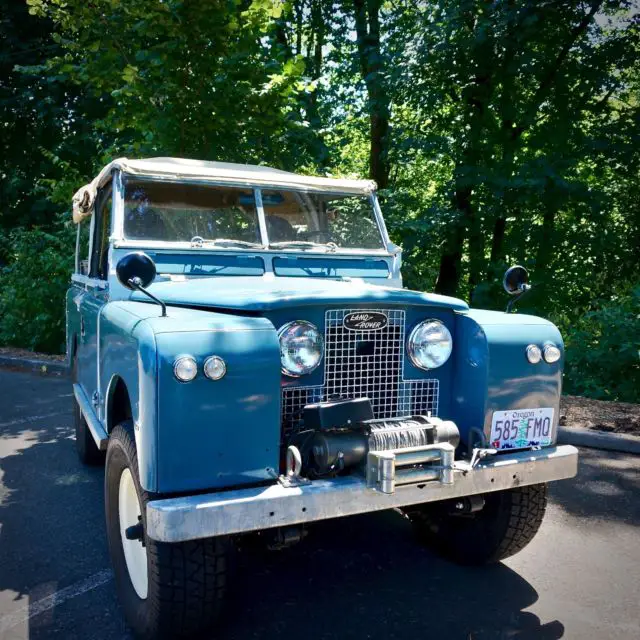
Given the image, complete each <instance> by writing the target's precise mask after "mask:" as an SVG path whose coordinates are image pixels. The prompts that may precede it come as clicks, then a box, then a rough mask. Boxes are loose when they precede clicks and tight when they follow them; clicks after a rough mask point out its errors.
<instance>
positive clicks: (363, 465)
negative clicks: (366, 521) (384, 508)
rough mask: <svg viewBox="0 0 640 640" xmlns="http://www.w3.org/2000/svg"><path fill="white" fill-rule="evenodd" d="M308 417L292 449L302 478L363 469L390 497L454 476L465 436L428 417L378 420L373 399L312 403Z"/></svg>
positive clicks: (307, 409) (370, 481) (452, 426)
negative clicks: (408, 486)
mask: <svg viewBox="0 0 640 640" xmlns="http://www.w3.org/2000/svg"><path fill="white" fill-rule="evenodd" d="M303 419H304V428H303V430H301V431H299V432H298V433H297V434H295V435H294V436H293V438H292V439H291V447H290V449H292V448H295V449H296V451H295V452H294V453H293V454H292V457H293V458H296V459H298V453H297V452H298V451H299V453H300V455H299V459H300V462H301V464H300V467H301V468H300V469H299V473H300V475H302V476H303V477H307V478H320V477H323V476H329V475H335V474H338V473H341V472H344V471H346V470H349V469H354V470H355V469H357V468H360V469H361V470H362V471H363V472H364V474H365V475H366V477H367V481H368V484H369V485H370V486H371V487H372V488H376V489H378V490H380V491H383V492H385V493H393V490H394V486H395V485H396V484H405V483H407V482H422V481H428V480H437V479H440V481H441V482H449V480H452V478H453V475H452V472H451V467H452V464H453V453H454V451H455V448H456V447H457V446H458V444H459V442H460V432H459V431H458V428H457V427H456V425H455V424H454V423H453V422H451V421H447V420H441V419H440V418H435V417H431V416H423V415H416V416H406V417H400V418H382V419H380V418H379V419H375V418H374V417H373V409H372V407H371V402H370V400H369V399H368V398H357V399H350V400H335V401H330V402H320V403H317V404H311V405H307V406H306V407H305V408H304V414H303ZM438 463H439V464H438Z"/></svg>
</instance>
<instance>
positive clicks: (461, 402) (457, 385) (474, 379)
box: [451, 309, 564, 443]
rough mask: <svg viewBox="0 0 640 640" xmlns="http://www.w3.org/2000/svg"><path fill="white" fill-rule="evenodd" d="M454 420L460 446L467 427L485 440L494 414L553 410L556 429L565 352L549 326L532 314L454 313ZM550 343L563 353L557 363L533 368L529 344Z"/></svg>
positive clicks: (467, 432)
mask: <svg viewBox="0 0 640 640" xmlns="http://www.w3.org/2000/svg"><path fill="white" fill-rule="evenodd" d="M456 336H457V340H456V341H455V343H454V344H455V347H454V355H453V357H454V359H455V360H454V384H453V397H452V415H451V417H452V419H453V420H455V421H456V424H457V425H458V427H459V428H460V433H461V436H462V441H463V442H465V443H466V442H468V438H469V433H470V429H472V428H476V429H479V430H481V431H483V433H484V434H485V436H486V437H487V439H488V437H489V435H490V431H491V418H492V415H493V412H494V411H504V410H509V409H533V408H537V407H551V408H553V409H554V423H555V424H554V426H555V425H557V421H558V412H559V406H560V394H561V390H562V364H563V360H564V348H563V342H562V337H561V336H560V332H559V331H558V329H557V328H556V327H555V325H553V324H552V323H551V322H548V321H547V320H544V319H542V318H537V317H534V316H527V315H520V314H506V313H499V312H496V311H480V310H475V309H472V310H470V311H468V312H467V313H458V314H456ZM550 342H552V343H554V344H556V345H557V346H558V347H560V349H561V350H562V351H563V357H562V358H561V359H560V361H559V362H556V363H554V364H548V363H546V362H545V361H544V360H542V361H541V362H539V363H538V364H531V363H530V362H529V361H528V360H527V358H526V354H525V349H526V347H527V345H529V344H537V345H538V346H539V347H540V348H542V347H543V346H544V344H546V343H550Z"/></svg>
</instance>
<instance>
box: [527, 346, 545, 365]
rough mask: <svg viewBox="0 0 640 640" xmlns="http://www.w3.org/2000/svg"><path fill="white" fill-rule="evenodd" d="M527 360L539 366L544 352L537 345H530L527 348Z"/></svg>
mask: <svg viewBox="0 0 640 640" xmlns="http://www.w3.org/2000/svg"><path fill="white" fill-rule="evenodd" d="M527 360H528V361H529V362H530V363H531V364H538V362H540V360H542V352H541V351H540V347H539V346H538V345H537V344H530V345H529V346H528V347H527Z"/></svg>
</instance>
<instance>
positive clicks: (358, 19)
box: [353, 0, 390, 189]
mask: <svg viewBox="0 0 640 640" xmlns="http://www.w3.org/2000/svg"><path fill="white" fill-rule="evenodd" d="M353 4H354V8H355V23H356V34H357V38H358V54H359V57H360V69H361V72H362V77H363V79H364V82H365V85H366V87H367V95H368V102H367V107H368V111H369V123H370V134H369V136H370V145H369V175H370V176H371V178H373V179H374V180H375V181H376V182H377V183H378V187H379V188H380V189H385V188H386V187H387V186H388V184H389V171H390V167H389V133H390V131H389V129H390V126H389V96H388V94H387V91H386V87H385V85H384V79H383V63H382V50H381V46H380V15H379V14H380V5H381V4H382V2H381V0H354V2H353Z"/></svg>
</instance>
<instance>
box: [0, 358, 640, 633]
mask: <svg viewBox="0 0 640 640" xmlns="http://www.w3.org/2000/svg"><path fill="white" fill-rule="evenodd" d="M70 406H71V388H70V384H69V382H68V381H67V380H66V379H63V378H55V377H40V376H38V375H33V374H27V373H17V372H9V371H3V370H0V640H18V639H23V638H31V639H34V640H38V639H45V638H47V639H48V638H64V639H65V640H73V639H75V638H77V639H82V640H89V639H92V638H97V639H104V640H106V639H122V638H129V637H130V635H129V633H128V632H127V629H126V627H125V625H124V623H123V620H122V616H121V613H120V610H119V606H118V603H117V600H116V596H115V591H114V585H113V580H112V577H111V571H110V567H109V558H108V555H107V548H106V540H105V532H104V523H103V496H102V482H103V472H102V470H101V469H87V468H83V467H82V466H80V464H79V463H78V462H77V460H76V456H75V449H74V442H73V430H72V425H71V413H70ZM639 470H640V458H639V457H632V456H626V455H622V454H615V453H607V452H599V451H594V450H586V449H585V450H584V451H583V452H582V459H581V467H580V473H579V476H578V477H577V478H576V479H574V480H570V481H564V482H561V483H556V484H554V485H553V487H552V490H551V505H550V508H549V511H548V513H547V517H546V520H545V522H544V524H543V527H542V529H541V531H540V533H539V534H538V536H537V537H536V539H535V540H534V542H533V543H532V544H531V545H529V547H528V548H527V549H525V550H524V551H523V552H521V553H520V554H519V555H517V556H515V557H514V558H511V559H509V560H507V561H506V562H505V563H503V564H500V565H497V566H494V567H491V568H486V569H466V568H461V567H457V566H454V565H451V564H449V563H447V562H445V561H443V560H441V559H439V558H437V557H436V556H434V555H432V554H431V553H429V552H428V551H426V550H424V549H422V548H420V547H418V546H416V545H415V543H414V542H413V539H412V537H411V534H410V530H409V528H408V526H407V524H406V522H405V521H404V520H403V519H402V518H400V517H399V516H398V515H397V514H396V513H394V512H388V513H379V514H374V515H368V516H358V517H353V518H349V519H345V520H336V521H330V522H325V523H321V524H318V525H316V527H315V528H314V529H313V530H312V532H311V534H310V535H309V537H308V538H307V539H306V540H305V541H304V542H303V543H302V544H300V545H298V546H296V547H293V548H291V549H289V550H287V551H283V552H278V553H258V552H248V553H246V554H243V555H242V556H241V558H240V563H239V578H238V582H237V585H236V589H235V593H234V597H233V599H232V601H231V603H230V605H229V610H228V615H227V616H226V622H225V624H224V628H223V631H222V634H221V636H222V637H223V638H225V639H228V640H246V639H249V638H276V637H286V638H304V639H305V640H320V639H329V638H331V639H336V638H357V639H358V640H360V639H364V638H373V639H378V638H380V639H384V640H389V639H393V638H446V639H456V638H461V639H471V638H473V639H474V640H486V639H490V638H491V639H493V638H500V639H514V638H515V639H518V640H523V639H543V640H547V639H553V638H580V639H585V638H607V639H608V638H640V528H639V525H640V499H639V496H640V473H639Z"/></svg>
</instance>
